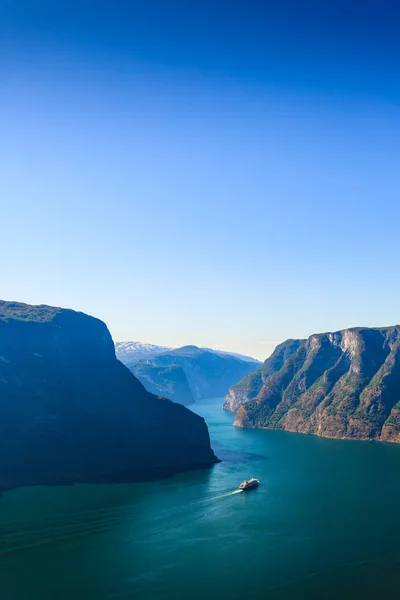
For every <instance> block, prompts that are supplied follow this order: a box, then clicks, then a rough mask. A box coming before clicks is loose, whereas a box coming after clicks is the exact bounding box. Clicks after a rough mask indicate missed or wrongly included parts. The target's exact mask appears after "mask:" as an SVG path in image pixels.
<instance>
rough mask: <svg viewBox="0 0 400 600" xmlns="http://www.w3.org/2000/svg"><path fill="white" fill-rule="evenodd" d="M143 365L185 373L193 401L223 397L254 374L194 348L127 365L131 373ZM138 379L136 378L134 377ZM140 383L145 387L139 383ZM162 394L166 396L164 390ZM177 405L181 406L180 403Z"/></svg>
mask: <svg viewBox="0 0 400 600" xmlns="http://www.w3.org/2000/svg"><path fill="white" fill-rule="evenodd" d="M144 362H145V363H146V365H148V366H149V367H150V366H152V367H157V368H160V367H170V366H172V365H174V366H179V367H180V368H181V369H182V370H183V371H184V373H185V375H186V378H187V381H188V382H189V386H190V389H191V392H192V396H193V398H194V400H199V399H201V398H217V397H220V396H224V395H225V394H226V392H227V391H228V389H229V387H230V386H231V385H232V384H233V383H235V382H236V381H239V380H240V379H241V378H242V377H243V376H244V375H246V374H247V373H250V372H251V371H253V370H254V368H255V366H256V364H255V363H249V362H246V361H243V360H240V359H238V358H235V357H234V356H230V355H220V354H216V353H215V352H209V351H208V350H204V349H203V348H198V347H197V346H183V347H182V348H177V349H175V350H171V351H168V352H164V353H162V354H159V355H158V356H155V357H153V358H151V359H148V360H146V361H140V362H139V363H137V364H136V365H131V366H130V368H131V370H132V372H133V373H139V371H138V367H140V368H142V364H143V363H144ZM138 376H139V375H138ZM141 381H142V382H143V383H144V385H145V387H146V383H145V381H144V380H143V379H141ZM163 394H165V395H167V396H168V393H167V390H165V389H163ZM179 401H181V402H182V399H180V400H179Z"/></svg>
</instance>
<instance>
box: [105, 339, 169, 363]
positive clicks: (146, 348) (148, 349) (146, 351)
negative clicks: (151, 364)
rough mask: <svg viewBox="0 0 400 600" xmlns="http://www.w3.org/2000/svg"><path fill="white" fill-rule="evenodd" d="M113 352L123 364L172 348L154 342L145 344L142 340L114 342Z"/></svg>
mask: <svg viewBox="0 0 400 600" xmlns="http://www.w3.org/2000/svg"><path fill="white" fill-rule="evenodd" d="M114 345H115V352H116V354H117V357H118V359H119V360H120V361H122V362H123V363H124V364H126V363H127V362H128V363H131V364H132V363H133V362H137V361H139V360H142V359H143V358H150V357H152V356H156V355H157V354H161V353H162V352H166V351H167V350H172V348H170V347H169V346H157V345H156V344H145V343H144V342H115V344H114Z"/></svg>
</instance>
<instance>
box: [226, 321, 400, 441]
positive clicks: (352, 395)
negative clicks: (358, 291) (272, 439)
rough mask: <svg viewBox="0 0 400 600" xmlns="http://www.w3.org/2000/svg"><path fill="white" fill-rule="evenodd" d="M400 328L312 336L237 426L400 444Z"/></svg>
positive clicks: (265, 386)
mask: <svg viewBox="0 0 400 600" xmlns="http://www.w3.org/2000/svg"><path fill="white" fill-rule="evenodd" d="M399 348H400V326H395V327H387V328H382V329H368V328H357V329H347V330H344V331H339V332H336V333H325V334H319V335H312V336H311V337H310V338H309V339H308V340H307V341H305V342H303V343H302V344H301V345H300V346H299V348H298V350H297V351H296V352H295V353H294V354H292V356H290V357H289V358H288V359H287V360H286V361H285V362H284V364H283V366H282V367H281V369H280V370H279V371H277V372H275V373H273V374H271V375H270V376H269V377H267V378H266V379H265V381H264V383H263V385H262V387H261V389H260V390H259V392H258V393H257V395H256V396H255V397H254V398H253V399H251V400H249V401H248V402H247V403H246V404H245V405H243V406H241V408H239V410H238V412H237V414H236V420H235V425H237V426H240V427H265V428H272V429H286V430H288V431H298V432H301V433H313V434H316V435H321V436H326V437H333V438H353V439H374V440H382V441H391V442H400V349H399Z"/></svg>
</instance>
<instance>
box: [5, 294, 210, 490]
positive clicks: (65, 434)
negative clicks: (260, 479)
mask: <svg viewBox="0 0 400 600" xmlns="http://www.w3.org/2000/svg"><path fill="white" fill-rule="evenodd" d="M215 462H217V459H216V457H215V455H214V453H213V451H212V449H211V447H210V439H209V435H208V430H207V426H206V424H205V422H204V420H203V419H202V418H200V417H199V416H198V415H196V414H194V413H192V412H190V411H189V410H188V409H187V408H185V407H183V406H181V405H179V404H175V403H173V402H170V401H169V400H166V399H161V398H157V397H155V396H153V395H152V394H150V393H148V392H147V391H146V390H145V389H144V387H143V386H142V384H141V383H140V382H139V381H138V380H137V379H136V378H135V377H134V376H133V375H132V373H130V372H129V370H128V369H127V368H126V367H125V366H124V365H123V364H122V363H121V362H120V361H119V360H117V358H116V356H115V351H114V344H113V341H112V339H111V336H110V333H109V331H108V329H107V327H106V325H105V324H104V323H103V322H102V321H99V320H98V319H95V318H93V317H89V316H88V315H85V314H83V313H79V312H74V311H72V310H65V309H60V308H54V307H50V306H43V305H42V306H29V305H26V304H20V303H16V302H4V301H0V490H4V489H8V488H11V487H15V486H19V485H31V484H69V483H73V482H106V481H136V480H143V479H148V478H155V477H163V476H167V475H171V474H173V473H176V472H179V471H184V470H187V469H193V468H204V467H209V466H211V465H212V464H214V463H215Z"/></svg>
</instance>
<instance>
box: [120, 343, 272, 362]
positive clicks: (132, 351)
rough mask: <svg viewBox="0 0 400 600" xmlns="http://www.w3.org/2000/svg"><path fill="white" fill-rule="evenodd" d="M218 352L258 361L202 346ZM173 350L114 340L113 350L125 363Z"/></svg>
mask: <svg viewBox="0 0 400 600" xmlns="http://www.w3.org/2000/svg"><path fill="white" fill-rule="evenodd" d="M202 349H203V350H208V352H213V353H214V354H219V355H220V356H234V357H235V358H239V359H240V360H244V361H245V362H254V363H259V364H261V363H260V361H258V360H257V359H256V358H252V357H251V356H245V355H243V354H237V353H235V352H227V351H225V350H213V349H212V348H202ZM169 350H174V348H173V347H172V346H157V345H156V344H145V343H144V342H115V352H116V355H117V358H118V359H119V360H120V361H121V362H123V363H124V364H125V365H129V364H133V363H136V362H138V361H139V360H142V359H143V358H153V357H154V356H158V355H159V354H162V353H163V352H168V351H169Z"/></svg>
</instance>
